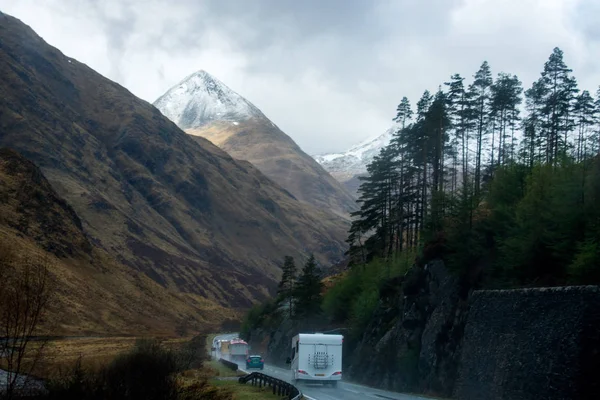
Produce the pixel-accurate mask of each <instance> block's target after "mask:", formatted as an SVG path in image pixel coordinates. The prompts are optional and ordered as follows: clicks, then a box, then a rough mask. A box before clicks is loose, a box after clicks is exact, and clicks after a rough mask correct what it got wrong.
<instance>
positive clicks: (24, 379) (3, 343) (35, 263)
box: [0, 244, 52, 399]
mask: <svg viewBox="0 0 600 400" xmlns="http://www.w3.org/2000/svg"><path fill="white" fill-rule="evenodd" d="M50 265H51V261H50V258H48V257H46V256H43V257H37V256H31V255H25V256H21V257H19V256H18V255H17V254H16V252H15V251H14V250H13V249H11V248H9V247H8V246H6V244H5V245H3V246H2V247H1V248H0V282H1V283H0V358H1V359H3V360H4V362H3V364H4V365H5V367H6V369H7V371H6V374H7V379H6V381H5V382H4V384H5V388H4V390H3V391H4V396H5V397H6V398H9V399H10V398H12V397H14V395H15V393H16V392H17V391H20V390H25V389H27V388H28V386H29V384H30V378H29V375H30V374H31V372H32V371H33V369H34V368H35V366H36V364H37V362H38V361H39V359H40V357H41V355H42V351H43V349H44V345H45V343H46V342H45V341H44V340H39V341H36V343H35V346H33V345H32V339H34V335H35V334H36V333H37V330H38V328H39V325H40V321H41V320H42V317H43V316H44V313H45V312H46V310H47V308H48V304H49V301H50V298H51V295H52V290H51V284H50V277H49V267H50ZM25 361H26V362H25Z"/></svg>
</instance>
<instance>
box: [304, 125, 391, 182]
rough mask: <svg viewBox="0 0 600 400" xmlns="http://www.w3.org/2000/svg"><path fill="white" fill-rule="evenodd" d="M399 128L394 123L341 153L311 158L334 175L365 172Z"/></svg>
mask: <svg viewBox="0 0 600 400" xmlns="http://www.w3.org/2000/svg"><path fill="white" fill-rule="evenodd" d="M399 129H400V125H399V124H397V123H395V124H394V125H392V126H391V127H390V128H389V129H388V130H387V131H385V132H384V133H383V134H381V135H378V136H374V137H371V138H368V139H366V140H364V141H362V142H361V143H359V144H357V145H355V146H352V147H351V148H350V149H348V150H347V151H345V152H343V153H329V154H322V155H317V156H313V158H314V159H315V160H316V161H317V162H318V163H319V164H321V166H323V168H325V170H327V171H328V172H330V173H332V174H334V175H336V176H346V177H352V176H354V175H358V174H364V173H365V172H367V165H368V164H370V163H371V161H373V158H375V156H376V155H377V154H379V152H380V151H381V149H382V148H384V147H385V146H387V145H388V144H389V143H390V141H391V140H392V137H393V136H394V133H396V131H398V130H399Z"/></svg>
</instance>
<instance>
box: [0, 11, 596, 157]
mask: <svg viewBox="0 0 600 400" xmlns="http://www.w3.org/2000/svg"><path fill="white" fill-rule="evenodd" d="M5 1H10V2H12V4H15V5H16V6H15V7H14V8H15V9H19V10H20V12H21V15H16V16H17V17H19V18H21V19H23V20H24V21H25V22H26V23H30V25H32V27H33V28H34V29H38V27H37V26H36V18H37V17H35V13H33V12H32V10H35V9H37V8H38V7H37V6H38V5H40V4H43V5H44V6H45V7H47V8H49V9H50V10H51V11H50V12H55V13H62V14H64V13H68V12H72V13H74V14H76V15H77V16H78V19H79V20H82V21H80V25H79V27H78V28H77V29H78V30H77V31H76V33H74V34H77V35H86V34H90V35H91V33H88V32H87V29H88V28H89V29H90V31H92V30H94V32H95V31H96V30H98V29H100V30H101V31H102V32H104V37H105V40H106V43H107V47H108V52H107V54H108V57H109V59H110V67H109V68H108V69H107V68H104V69H102V68H101V67H100V66H103V65H105V63H106V60H97V61H96V62H95V63H94V61H93V60H89V58H88V64H89V65H90V66H91V67H92V68H100V69H99V72H100V73H102V74H104V75H107V76H108V77H109V78H111V79H114V80H117V81H119V83H121V84H123V85H124V86H126V87H128V88H129V89H130V90H132V92H134V93H136V94H138V95H140V96H142V97H144V98H145V99H146V100H148V101H154V100H155V99H156V98H157V97H158V96H160V95H161V94H162V93H164V92H165V91H166V90H167V89H168V88H169V87H170V86H171V85H173V84H175V83H176V82H178V81H179V80H181V79H182V78H183V77H184V76H185V75H187V74H189V73H191V72H193V71H194V70H197V69H207V70H208V71H209V72H210V73H212V74H214V75H215V76H216V77H217V78H219V79H221V80H222V81H224V82H225V83H226V84H228V85H229V86H231V87H232V89H234V90H236V91H238V92H239V93H240V94H242V95H243V96H245V97H247V98H248V99H249V100H250V101H252V102H254V103H255V104H256V105H257V106H259V107H260V108H261V109H262V110H263V112H265V114H266V115H267V116H269V117H270V118H271V119H272V120H273V121H274V122H275V123H276V124H278V125H279V126H280V127H282V128H283V129H284V130H285V131H286V133H288V134H289V135H291V136H292V137H293V138H294V139H295V140H296V141H297V142H298V143H299V144H300V145H301V146H302V147H303V148H304V149H305V150H307V151H308V152H311V153H320V152H323V151H329V150H343V149H344V148H345V147H348V146H350V145H352V144H354V143H355V142H357V141H360V140H362V139H364V138H365V137H367V136H372V135H376V134H378V133H380V132H383V131H384V130H385V129H386V128H387V127H388V126H389V123H390V119H391V118H392V116H393V113H394V110H395V107H396V105H397V103H398V102H399V100H400V99H401V97H402V96H405V95H406V96H408V97H409V98H410V100H411V102H412V103H413V104H414V103H415V102H416V101H417V100H418V97H419V96H420V95H421V94H422V92H423V90H425V89H429V90H436V89H437V87H438V85H439V84H442V83H443V82H444V81H446V80H447V79H448V78H449V76H450V75H451V74H453V73H460V74H462V75H463V76H465V77H467V78H470V77H471V76H472V75H473V74H474V73H475V71H476V70H477V68H478V67H479V65H480V64H481V62H482V61H483V60H488V61H489V62H490V64H491V67H492V70H493V72H494V75H495V74H496V73H497V72H500V71H506V72H510V73H516V74H517V75H518V76H519V77H520V78H521V80H522V81H523V83H524V84H525V85H526V86H527V85H529V84H531V81H532V80H533V79H535V78H537V76H538V75H539V72H540V71H541V69H542V67H543V63H544V61H545V60H546V58H547V57H548V55H549V54H550V52H551V50H552V47H554V46H559V47H561V48H563V50H564V51H565V55H566V57H567V60H568V62H569V63H571V60H573V61H572V65H571V64H570V66H572V67H574V69H575V74H576V76H577V78H578V79H579V81H580V84H581V86H582V87H585V88H587V89H590V90H594V89H595V87H597V85H598V83H600V72H599V71H600V65H599V61H598V60H597V59H596V57H595V56H594V55H595V54H597V52H598V51H599V50H600V42H599V38H600V31H599V30H598V25H597V20H598V15H600V10H599V6H598V2H597V1H596V0H552V1H549V0H505V1H503V2H498V1H497V0H494V1H493V0H377V1H371V0H327V1H322V0H303V1H283V0H229V1H228V0H203V1H198V0H168V1H164V0H102V1H100V0H18V2H16V1H15V0H0V8H2V7H3V4H4V2H5ZM10 4H11V3H9V5H10ZM48 4H53V6H52V7H50V6H48ZM25 5H26V6H25ZM28 7H29V11H28ZM8 8H9V9H10V8H11V7H8ZM563 9H564V10H566V11H562V10H563ZM7 11H8V12H9V13H10V10H7ZM562 13H568V15H565V16H564V18H563V16H562ZM40 28H43V29H54V30H63V31H64V32H63V34H62V35H57V36H58V37H60V38H61V39H63V38H67V37H69V34H71V33H70V32H71V31H69V29H75V28H71V27H69V26H64V25H63V26H52V27H47V26H46V27H43V26H41V25H40ZM64 40H66V39H64ZM52 44H53V45H55V46H57V47H59V48H61V45H62V44H61V43H52ZM70 55H71V56H73V57H75V58H77V54H70ZM98 57H101V55H99V56H98Z"/></svg>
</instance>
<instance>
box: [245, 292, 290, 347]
mask: <svg viewBox="0 0 600 400" xmlns="http://www.w3.org/2000/svg"><path fill="white" fill-rule="evenodd" d="M282 319H283V316H282V315H281V312H280V310H279V306H278V304H277V302H276V301H274V300H272V301H266V302H264V303H262V304H256V305H254V306H253V307H252V308H251V309H250V311H249V312H248V313H247V314H246V316H245V317H244V320H243V321H242V327H241V328H240V337H241V338H242V339H244V340H249V339H250V333H251V332H252V331H253V330H255V329H258V328H263V329H269V328H273V327H277V326H278V325H279V324H280V323H281V321H282Z"/></svg>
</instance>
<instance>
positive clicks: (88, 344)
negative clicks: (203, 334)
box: [0, 336, 212, 378]
mask: <svg viewBox="0 0 600 400" xmlns="http://www.w3.org/2000/svg"><path fill="white" fill-rule="evenodd" d="M138 339H141V338H140V337H133V336H114V337H82V338H57V339H49V340H47V341H45V342H42V341H37V342H32V344H31V348H30V351H29V354H32V355H33V354H36V351H35V350H36V348H38V347H39V346H40V345H42V343H43V346H44V348H43V352H42V355H43V356H42V358H41V360H40V361H38V362H37V365H36V366H35V368H34V370H33V375H34V376H37V377H40V378H51V377H53V376H55V375H56V374H57V373H59V372H61V371H66V370H68V369H70V368H72V367H73V366H74V365H75V363H76V362H77V361H78V360H79V359H81V365H82V367H83V368H84V369H86V370H99V369H100V368H102V367H104V366H106V365H108V364H109V363H110V362H111V361H112V360H114V359H115V357H116V356H118V355H120V354H123V353H126V352H128V351H130V350H131V349H133V347H134V345H135V343H136V341H137V340H138ZM189 339H190V338H162V340H163V342H162V344H163V345H164V346H165V347H167V348H172V349H173V348H177V347H179V346H181V345H182V344H185V343H186V342H188V341H189ZM31 362H32V358H31V357H28V356H26V357H25V363H26V365H27V366H29V365H31ZM1 367H2V364H1V361H0V368H1ZM211 376H212V375H211Z"/></svg>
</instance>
